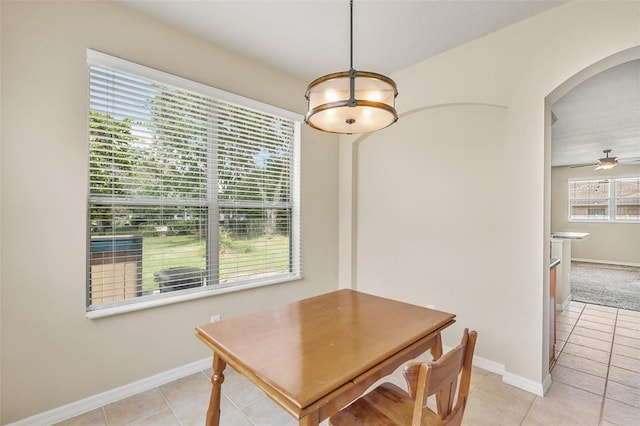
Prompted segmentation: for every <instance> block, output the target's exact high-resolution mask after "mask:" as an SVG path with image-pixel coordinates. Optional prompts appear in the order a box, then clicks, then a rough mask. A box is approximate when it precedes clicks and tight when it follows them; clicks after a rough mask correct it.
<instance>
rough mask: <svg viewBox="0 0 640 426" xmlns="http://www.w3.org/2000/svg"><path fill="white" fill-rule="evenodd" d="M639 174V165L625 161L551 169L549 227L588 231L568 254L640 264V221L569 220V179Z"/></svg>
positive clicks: (588, 258)
mask: <svg viewBox="0 0 640 426" xmlns="http://www.w3.org/2000/svg"><path fill="white" fill-rule="evenodd" d="M631 176H640V166H635V165H633V166H632V165H624V166H618V167H615V168H614V169H611V170H597V171H596V170H594V168H593V167H579V168H570V167H553V168H552V169H551V230H552V231H573V232H588V233H589V238H587V239H585V240H577V241H573V242H572V243H571V256H572V257H573V258H574V259H586V260H593V261H597V262H613V263H622V264H634V265H640V224H637V223H587V222H569V219H568V217H569V212H568V210H569V199H568V182H569V179H574V178H580V179H600V178H607V177H631Z"/></svg>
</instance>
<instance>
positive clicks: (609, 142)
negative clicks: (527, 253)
mask: <svg viewBox="0 0 640 426" xmlns="http://www.w3.org/2000/svg"><path fill="white" fill-rule="evenodd" d="M116 1H118V2H119V3H121V4H124V5H126V6H128V7H131V8H133V9H136V10H138V11H140V12H142V13H144V14H146V15H149V16H151V17H154V18H156V19H158V20H161V21H164V22H167V23H169V24H171V25H173V26H175V27H178V28H181V29H183V30H185V31H188V32H190V33H193V34H195V35H197V36H199V37H201V38H204V39H206V40H210V41H212V42H214V43H216V44H218V45H220V46H222V47H225V48H227V49H229V50H232V51H235V52H237V53H240V54H242V55H245V56H247V57H251V58H254V59H256V60H258V61H260V62H263V63H265V64H268V65H270V66H272V67H274V68H277V69H280V70H283V71H285V72H287V73H289V74H292V75H294V76H297V77H300V78H302V79H303V80H307V81H311V80H313V79H315V78H317V77H319V76H321V75H325V74H329V73H332V72H336V71H343V70H347V69H348V68H349V2H348V1H347V0H233V1H231V0H209V1H206V0H199V1H190V0H162V1H149V0H116ZM562 3H563V1H543V0H532V1H528V0H498V1H487V0H471V1H469V0H445V1H435V0H422V1H420V0H356V1H354V17H353V20H354V29H353V36H354V55H353V56H354V58H353V62H354V63H353V65H354V68H355V69H358V70H364V71H374V72H378V73H382V74H391V73H393V72H395V71H398V70H400V69H403V68H406V67H408V66H410V65H412V64H415V63H418V62H420V61H423V60H425V59H427V58H429V57H431V56H434V55H437V54H438V53H441V52H443V51H445V50H448V49H451V48H453V47H456V46H460V45H462V44H465V43H467V42H469V41H472V40H474V39H477V38H480V37H482V36H484V35H486V34H489V33H491V32H494V31H496V30H498V29H500V28H504V27H506V26H508V25H511V24H513V23H516V22H518V21H521V20H523V19H526V18H529V17H531V16H533V15H536V14H538V13H541V12H543V11H545V10H547V9H549V8H552V7H555V6H558V5H560V4H562ZM639 81H640V73H639V71H638V65H635V68H634V67H633V66H629V67H621V68H620V69H618V70H611V71H610V72H605V73H603V75H601V76H596V77H594V78H592V79H591V80H589V81H587V82H585V83H583V84H581V85H580V86H578V87H576V88H575V89H574V90H573V91H571V92H570V93H568V94H567V95H565V96H564V97H563V98H562V99H560V101H558V102H557V103H556V104H555V105H554V106H553V111H554V113H555V114H556V115H557V116H558V121H557V122H556V124H555V125H554V126H553V131H552V135H553V143H552V147H553V148H552V164H553V165H568V164H581V163H589V162H592V161H595V160H597V158H599V157H601V156H602V150H603V149H607V148H610V149H613V153H612V155H614V156H618V157H631V156H632V157H640V136H639V135H640V122H639V117H640V114H639V113H638V108H639V105H640V82H639Z"/></svg>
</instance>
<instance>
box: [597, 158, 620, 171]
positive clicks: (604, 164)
mask: <svg viewBox="0 0 640 426" xmlns="http://www.w3.org/2000/svg"><path fill="white" fill-rule="evenodd" d="M617 165H618V162H617V161H616V159H615V158H601V159H600V164H599V165H598V167H596V170H609V169H613V168H614V167H615V166H617Z"/></svg>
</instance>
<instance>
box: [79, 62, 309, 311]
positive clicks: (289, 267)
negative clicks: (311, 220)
mask: <svg viewBox="0 0 640 426" xmlns="http://www.w3.org/2000/svg"><path fill="white" fill-rule="evenodd" d="M88 62H89V86H90V87H89V89H90V90H89V93H90V96H89V151H90V159H89V199H88V217H89V229H90V232H89V235H90V241H89V260H88V264H89V265H88V269H89V273H88V276H89V279H88V291H87V305H88V309H89V310H96V309H101V308H108V307H112V306H120V305H125V304H135V303H141V302H145V301H148V300H153V299H157V298H165V299H166V298H170V297H174V296H178V295H181V296H182V295H185V294H196V293H198V294H200V295H202V294H203V293H205V292H209V293H208V294H211V293H210V292H212V291H213V292H215V291H216V290H221V289H228V288H232V287H234V288H243V287H245V286H249V285H251V286H253V285H263V284H268V283H273V282H279V281H283V280H288V279H294V278H297V277H299V275H300V261H299V259H300V255H299V206H298V202H299V201H298V200H299V162H298V161H297V158H298V146H299V127H300V126H299V120H294V119H291V118H290V117H286V116H283V114H279V113H280V112H282V111H281V110H277V109H276V108H273V107H269V106H267V105H262V104H259V103H257V102H255V101H251V100H248V99H243V98H240V97H237V96H235V95H232V94H228V93H224V92H221V91H219V90H217V89H213V88H210V87H207V86H203V85H199V84H197V83H194V82H190V81H187V80H182V79H180V78H178V77H175V76H171V75H167V74H164V73H161V72H158V71H155V70H150V69H148V68H145V67H141V66H138V65H136V64H132V63H129V62H125V61H122V60H119V59H117V58H112V57H109V56H106V55H102V54H99V53H97V52H93V51H89V52H88ZM229 99H232V100H234V101H235V102H231V101H229ZM243 103H244V104H243ZM274 111H275V113H274ZM284 115H289V116H291V115H292V114H291V113H285V114H284Z"/></svg>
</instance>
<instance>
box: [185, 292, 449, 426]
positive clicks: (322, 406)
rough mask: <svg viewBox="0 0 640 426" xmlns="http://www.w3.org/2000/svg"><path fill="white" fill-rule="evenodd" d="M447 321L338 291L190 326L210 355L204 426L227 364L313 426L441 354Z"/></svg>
mask: <svg viewBox="0 0 640 426" xmlns="http://www.w3.org/2000/svg"><path fill="white" fill-rule="evenodd" d="M454 322H455V315H453V314H450V313H446V312H442V311H437V310H434V309H428V308H424V307H421V306H417V305H412V304H408V303H403V302H399V301H395V300H391V299H387V298H383V297H378V296H374V295H370V294H366V293H362V292H358V291H355V290H349V289H344V290H338V291H333V292H330V293H326V294H322V295H319V296H315V297H311V298H308V299H303V300H300V301H297V302H293V303H289V304H286V305H282V306H277V307H274V308H271V309H266V310H263V311H259V312H255V313H251V314H247V315H243V316H239V317H235V318H231V319H228V320H224V321H219V322H214V323H209V324H205V325H201V326H199V327H196V336H197V337H198V338H199V339H200V340H202V341H203V342H204V343H205V344H206V345H207V346H209V347H210V348H211V349H212V350H213V374H212V376H211V383H212V389H211V398H210V402H209V408H208V410H207V418H206V424H207V426H212V425H214V426H217V425H219V423H220V396H221V392H222V388H221V387H222V384H223V382H224V369H225V367H226V366H227V365H230V366H231V367H232V368H233V369H234V370H236V371H237V372H238V373H240V374H242V375H244V376H245V377H246V378H247V379H248V380H249V381H251V382H252V383H253V384H254V385H256V386H257V387H258V388H260V389H261V390H262V391H263V392H264V393H265V394H266V395H267V396H268V397H270V398H271V399H272V400H273V401H275V402H276V403H277V404H278V405H280V406H281V407H282V408H283V409H284V410H286V411H287V412H289V414H291V415H292V416H293V417H294V418H296V419H298V422H299V424H300V425H305V426H308V425H313V426H315V425H318V424H319V423H320V422H321V421H323V420H324V419H327V418H328V417H329V416H331V415H332V414H333V413H335V412H337V411H339V410H340V409H341V408H342V407H344V406H346V405H348V404H349V403H351V402H352V401H354V400H355V399H356V398H358V397H359V396H360V395H362V394H363V393H364V392H365V391H366V390H367V389H368V388H369V387H370V386H371V385H373V384H374V383H375V382H377V381H378V380H379V379H381V378H383V377H385V376H388V375H390V374H392V373H393V372H394V371H395V370H396V369H397V368H398V367H400V366H401V365H402V364H403V363H405V362H406V361H409V360H412V359H415V358H416V357H418V356H420V355H421V354H423V353H424V352H426V351H427V350H431V354H432V356H433V357H434V358H439V357H440V356H441V355H442V339H441V334H440V333H441V332H442V330H443V329H445V328H446V327H448V326H450V325H451V324H453V323H454Z"/></svg>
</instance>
